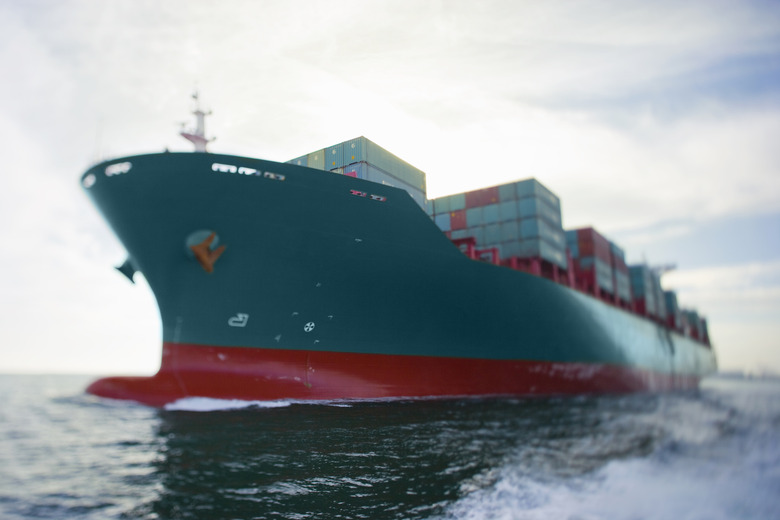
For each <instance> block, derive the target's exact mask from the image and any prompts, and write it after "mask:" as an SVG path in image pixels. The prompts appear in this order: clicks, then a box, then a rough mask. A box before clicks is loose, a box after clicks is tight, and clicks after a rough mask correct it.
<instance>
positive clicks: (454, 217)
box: [450, 209, 469, 238]
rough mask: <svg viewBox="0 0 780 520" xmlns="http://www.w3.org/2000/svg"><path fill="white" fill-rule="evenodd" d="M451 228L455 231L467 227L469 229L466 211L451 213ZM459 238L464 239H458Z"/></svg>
mask: <svg viewBox="0 0 780 520" xmlns="http://www.w3.org/2000/svg"><path fill="white" fill-rule="evenodd" d="M450 226H451V227H452V229H453V231H454V230H456V229H466V228H467V227H469V226H468V223H467V222H466V210H465V209H459V210H456V211H450ZM453 238H454V237H453ZM458 238H463V237H458Z"/></svg>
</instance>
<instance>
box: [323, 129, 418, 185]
mask: <svg viewBox="0 0 780 520" xmlns="http://www.w3.org/2000/svg"><path fill="white" fill-rule="evenodd" d="M356 162H365V163H367V164H370V165H372V166H374V167H376V168H379V169H380V170H383V171H384V172H386V173H387V174H389V175H391V176H393V177H395V178H397V179H399V180H401V181H402V182H404V183H405V184H407V185H408V186H411V187H412V188H414V189H415V190H420V191H421V192H422V193H423V196H424V194H425V191H426V183H425V173H423V172H422V171H420V170H419V169H417V168H415V167H414V166H412V165H410V164H409V163H407V162H406V161H403V160H402V159H399V158H398V157H396V156H395V155H393V154H392V153H390V152H388V151H387V150H385V149H384V148H382V147H381V146H379V145H377V144H375V143H373V142H371V141H370V140H368V139H366V138H365V137H358V138H355V139H350V140H349V141H344V142H343V143H338V144H335V145H333V146H329V147H327V148H325V149H323V150H317V151H315V152H312V153H310V154H308V155H307V165H308V166H309V167H310V168H317V169H320V170H332V169H334V168H342V167H344V166H349V165H350V164H353V163H356Z"/></svg>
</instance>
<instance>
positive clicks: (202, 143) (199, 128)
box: [179, 92, 216, 152]
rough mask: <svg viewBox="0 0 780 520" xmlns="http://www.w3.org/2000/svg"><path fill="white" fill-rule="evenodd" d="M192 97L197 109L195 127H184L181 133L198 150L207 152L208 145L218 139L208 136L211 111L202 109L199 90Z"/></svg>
mask: <svg viewBox="0 0 780 520" xmlns="http://www.w3.org/2000/svg"><path fill="white" fill-rule="evenodd" d="M192 98H193V99H194V100H195V111H194V112H193V114H194V115H195V129H194V130H186V129H184V128H182V131H181V132H179V135H181V136H182V137H183V138H185V139H187V140H188V141H190V142H191V143H192V144H194V145H195V151H196V152H205V151H206V145H207V144H209V143H210V142H212V141H213V140H214V139H216V137H212V138H210V139H208V138H206V116H210V115H211V111H208V112H204V111H203V110H201V109H200V101H199V100H198V93H197V92H195V93H194V94H193V95H192ZM182 126H183V125H182Z"/></svg>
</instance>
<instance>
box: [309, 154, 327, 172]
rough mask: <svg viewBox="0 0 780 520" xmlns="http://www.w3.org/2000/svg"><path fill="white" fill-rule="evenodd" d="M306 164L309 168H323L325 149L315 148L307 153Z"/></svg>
mask: <svg viewBox="0 0 780 520" xmlns="http://www.w3.org/2000/svg"><path fill="white" fill-rule="evenodd" d="M306 162H307V165H308V167H309V168H316V169H318V170H324V169H325V150H317V151H316V152H312V153H310V154H308V155H307V160H306Z"/></svg>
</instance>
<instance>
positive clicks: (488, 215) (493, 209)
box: [482, 204, 501, 224]
mask: <svg viewBox="0 0 780 520" xmlns="http://www.w3.org/2000/svg"><path fill="white" fill-rule="evenodd" d="M482 219H483V221H484V222H485V224H495V223H498V222H500V221H501V218H500V215H499V212H498V204H488V205H487V206H484V207H483V208H482Z"/></svg>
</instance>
